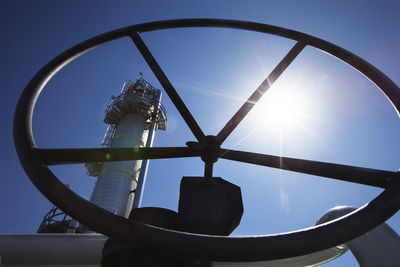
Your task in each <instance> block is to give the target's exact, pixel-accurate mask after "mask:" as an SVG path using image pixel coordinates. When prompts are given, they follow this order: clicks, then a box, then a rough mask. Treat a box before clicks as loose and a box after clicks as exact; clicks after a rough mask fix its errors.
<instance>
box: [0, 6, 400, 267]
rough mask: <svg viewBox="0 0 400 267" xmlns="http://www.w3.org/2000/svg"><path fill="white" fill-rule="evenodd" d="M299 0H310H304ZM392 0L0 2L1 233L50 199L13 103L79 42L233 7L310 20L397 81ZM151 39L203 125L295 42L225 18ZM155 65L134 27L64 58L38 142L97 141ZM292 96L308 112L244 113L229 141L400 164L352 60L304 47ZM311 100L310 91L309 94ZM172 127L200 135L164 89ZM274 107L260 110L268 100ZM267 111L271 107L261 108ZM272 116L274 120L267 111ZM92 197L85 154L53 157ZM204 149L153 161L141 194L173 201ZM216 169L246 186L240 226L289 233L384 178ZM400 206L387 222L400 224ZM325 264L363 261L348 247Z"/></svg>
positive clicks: (384, 116) (289, 80)
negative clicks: (17, 125) (20, 143)
mask: <svg viewBox="0 0 400 267" xmlns="http://www.w3.org/2000/svg"><path fill="white" fill-rule="evenodd" d="M300 2H301V3H300ZM399 11H400V4H398V3H397V1H368V2H367V1H351V2H350V1H279V2H278V1H113V2H111V1H1V2H0V27H1V33H2V38H1V39H2V42H1V43H0V46H1V50H0V53H1V57H0V60H1V61H0V62H1V71H0V81H1V82H2V87H1V88H2V90H1V92H2V100H3V101H2V105H1V107H0V108H1V113H0V116H1V123H2V127H1V141H0V142H1V146H2V152H3V153H2V154H1V162H2V163H1V167H2V175H1V176H0V190H1V194H0V211H1V213H2V214H3V215H2V216H1V217H2V218H1V220H0V232H2V233H32V232H35V231H36V230H37V227H38V226H39V224H40V222H41V219H42V217H43V215H44V214H45V213H46V212H47V211H48V209H49V208H50V207H51V204H50V203H49V202H48V201H47V200H46V199H45V198H44V197H43V196H42V195H41V194H40V193H39V192H38V191H37V190H36V189H35V188H34V187H33V185H32V184H31V182H30V181H29V179H28V178H27V177H26V175H25V173H24V172H23V170H22V168H21V166H20V164H19V161H18V159H17V156H16V153H15V149H14V146H13V140H12V119H13V113H14V108H15V105H16V102H17V100H18V97H19V95H20V94H21V92H22V90H23V88H24V86H25V85H26V84H27V83H28V81H29V80H30V78H31V77H32V76H33V75H34V74H35V73H36V72H37V71H38V70H39V69H40V68H41V67H42V66H43V65H44V64H45V63H47V62H48V61H49V60H51V59H52V58H53V57H55V56H56V55H58V54H59V53H60V52H62V51H63V50H65V49H67V48H69V47H71V46H72V45H74V44H76V43H78V42H80V41H83V40H86V39H88V38H89V37H92V36H95V35H97V34H100V33H103V32H106V31H109V30H112V29H116V28H119V27H123V26H127V25H132V24H137V23H142V22H149V21H154V20H164V19H176V18H194V17H207V18H224V19H240V20H249V21H255V22H261V23H267V24H273V25H277V26H282V27H286V28H291V29H294V30H298V31H302V32H305V33H308V34H311V35H314V36H317V37H320V38H322V39H325V40H327V41H330V42H333V43H335V44H337V45H339V46H342V47H343V48H345V49H347V50H350V51H352V52H353V53H355V54H357V55H359V56H361V57H362V58H364V59H366V60H367V61H369V62H370V63H372V64H373V65H375V66H376V67H378V68H379V69H380V70H381V71H383V72H384V73H385V74H386V75H388V76H389V77H390V78H391V79H392V80H393V81H394V82H395V83H396V84H400V52H399V49H398V46H399V44H400V36H399V35H398V28H399V24H400V18H399V16H398V14H399ZM143 39H144V41H145V42H146V43H147V45H148V47H149V48H150V50H151V51H152V52H153V54H154V56H155V57H156V59H157V60H158V62H159V63H160V65H161V67H162V68H163V69H164V71H165V72H166V74H167V76H168V77H169V78H170V80H171V82H172V83H173V84H174V85H175V87H176V88H177V90H178V92H179V93H180V94H181V97H182V98H183V100H184V101H186V103H187V106H188V108H189V109H190V110H191V112H192V114H193V115H194V117H195V118H196V120H197V121H198V123H199V124H200V126H201V127H202V128H203V130H204V131H205V133H206V134H217V133H218V131H219V130H220V129H221V127H222V126H223V125H224V124H225V122H226V121H227V120H228V119H229V118H230V117H231V116H232V115H233V113H234V112H235V111H236V109H237V108H239V107H240V105H241V104H242V100H241V99H246V98H247V97H248V96H249V95H250V94H251V92H252V91H253V90H254V89H255V88H256V87H257V86H258V85H259V84H260V83H261V82H262V81H263V80H264V79H265V77H266V76H267V75H268V73H269V72H270V71H271V70H272V68H273V67H274V66H275V65H276V64H277V63H278V62H279V60H280V59H281V58H282V57H283V56H284V55H285V53H287V51H288V50H289V49H290V48H291V47H292V46H293V44H294V43H293V42H292V41H290V40H287V39H283V38H279V37H275V36H268V35H261V34H257V33H251V32H244V31H237V30H224V29H197V30H192V29H183V30H182V29H181V30H172V31H157V32H152V33H146V34H143ZM140 71H141V72H143V73H144V78H145V79H146V80H148V81H149V82H151V83H152V84H153V85H154V86H156V87H157V88H160V86H159V84H158V82H157V81H156V78H155V77H154V76H153V75H152V73H151V71H150V70H149V68H148V67H147V66H146V64H145V63H144V61H143V59H142V58H141V56H140V54H139V53H138V51H137V50H136V49H135V47H134V45H133V44H132V43H131V41H130V40H129V39H121V40H118V41H115V42H113V43H109V44H107V45H105V46H102V47H100V48H98V49H96V50H94V51H91V52H90V53H88V54H86V55H84V56H82V57H81V58H79V59H78V60H76V61H74V62H73V63H71V64H70V65H68V66H67V67H66V68H64V69H63V70H62V71H61V72H60V73H58V74H57V75H56V77H55V78H54V79H53V80H52V81H51V82H50V83H49V84H48V87H47V88H46V89H45V90H44V92H43V93H42V95H41V97H40V98H39V101H38V105H37V108H36V111H35V116H34V134H35V138H36V141H37V144H38V146H39V147H43V148H52V147H71V148H72V147H97V146H98V144H99V142H100V141H101V138H102V136H103V134H104V131H105V129H106V125H105V124H104V123H103V122H102V120H103V110H104V108H105V106H106V104H107V102H108V100H109V98H110V96H111V95H113V94H114V95H115V94H118V92H119V90H120V88H121V86H122V83H123V81H124V80H126V79H131V80H135V79H136V78H137V76H138V73H139V72H140ZM279 90H281V91H282V92H285V94H286V93H287V94H288V95H289V96H290V95H294V96H295V97H294V98H295V99H297V100H298V102H300V103H301V113H305V114H304V116H300V117H298V118H296V123H294V124H293V126H290V127H284V129H281V130H279V127H278V124H277V123H276V121H273V120H271V119H270V118H269V116H270V114H265V115H260V114H256V112H252V113H251V114H249V118H247V119H246V120H245V121H243V123H242V124H241V125H240V126H239V127H238V128H237V129H236V130H235V131H234V133H233V134H232V135H231V136H230V138H229V139H228V140H227V141H226V143H225V144H224V147H226V148H231V147H234V148H235V149H238V150H248V151H254V152H260V153H266V154H273V155H283V156H289V157H298V158H305V159H313V160H320V161H327V162H335V163H342V164H349V165H356V166H364V167H370V168H378V169H385V170H398V169H399V166H400V160H399V152H398V147H399V146H400V141H399V138H398V133H399V132H400V122H399V120H398V118H397V115H396V113H395V112H394V110H393V109H392V107H391V105H390V104H389V102H388V101H387V100H386V98H385V97H384V96H383V94H382V93H380V92H379V91H378V90H377V89H376V88H375V86H374V85H373V84H372V83H371V82H369V81H368V80H367V79H366V78H364V77H363V76H362V75H361V74H359V73H357V72H356V71H354V70H353V69H351V68H350V67H348V66H347V65H345V64H344V63H341V62H340V61H338V60H336V59H334V58H332V57H329V56H327V55H326V54H324V53H322V52H320V51H318V50H316V49H313V48H310V47H308V48H306V49H305V50H304V51H303V52H302V54H301V55H300V56H299V57H298V58H296V60H295V61H294V62H293V64H292V65H291V66H290V67H289V69H288V70H287V72H286V73H285V74H284V75H282V76H281V77H280V79H279V80H278V82H277V83H276V84H275V85H274V87H273V88H272V89H271V91H270V92H269V93H267V94H266V95H265V96H264V98H265V99H264V100H263V101H264V102H263V103H264V104H265V105H267V104H268V102H267V101H268V100H267V98H268V96H270V97H273V95H274V94H279V93H277V92H279ZM305 99H307V100H305ZM163 100H164V101H163V102H164V105H165V107H166V109H167V112H168V118H169V121H168V125H167V128H168V130H167V131H166V132H158V133H157V135H156V140H155V144H154V145H155V146H184V144H185V142H186V141H189V140H194V136H193V135H192V134H191V132H190V131H189V130H188V128H187V127H186V126H185V125H184V123H183V120H182V119H181V118H180V116H179V114H178V113H177V112H176V110H175V108H174V107H173V105H172V104H171V102H170V100H169V99H168V97H167V96H166V95H164V99H163ZM264 112H265V111H264ZM263 116H264V117H263ZM261 118H263V120H264V121H266V122H267V123H263V122H262V121H263V120H261ZM53 170H54V172H55V173H56V174H57V175H59V177H60V179H61V180H62V181H63V182H65V183H67V184H70V185H71V188H72V189H73V190H75V191H76V192H78V193H79V194H81V195H82V196H84V197H86V198H88V197H89V196H90V193H91V190H92V187H93V184H94V180H93V178H89V177H87V176H86V171H85V169H84V167H83V166H81V165H76V166H72V165H71V166H62V167H55V168H53ZM202 172H203V165H202V162H201V161H200V160H199V159H179V160H156V161H152V162H151V163H150V170H149V174H148V183H147V187H146V191H145V196H144V203H143V205H144V206H161V207H166V208H171V209H176V208H177V200H178V186H179V181H180V178H181V177H182V176H184V175H186V176H190V175H193V176H195V175H202ZM215 176H221V177H223V178H225V179H227V180H229V181H232V182H233V183H236V184H237V185H239V186H241V187H242V193H243V198H244V204H245V214H244V217H243V219H242V223H241V225H240V226H239V227H238V229H237V230H236V232H235V234H267V233H277V232H285V231H290V230H295V229H300V228H304V227H308V226H310V225H313V224H314V222H315V221H316V220H317V219H318V218H319V216H320V215H321V214H322V213H323V212H324V211H326V210H328V209H330V208H332V207H334V206H336V205H353V206H362V205H364V204H365V203H367V202H368V201H370V200H372V199H373V198H374V197H375V196H376V195H377V194H379V193H380V192H381V190H379V189H376V188H372V187H368V186H361V185H356V184H350V183H345V182H339V181H334V180H330V179H324V178H318V177H313V176H306V175H299V174H293V173H289V172H284V171H277V170H271V169H267V168H262V167H254V166H250V165H245V164H239V163H232V162H228V161H225V160H220V161H219V162H217V164H216V166H215ZM399 216H400V215H399V214H397V215H395V216H394V217H392V218H391V219H390V220H389V221H388V223H389V224H390V225H391V226H392V227H393V228H394V229H395V230H396V231H397V232H399V231H400V217H399ZM324 266H357V263H356V261H355V260H354V258H353V256H352V255H350V254H349V253H347V254H346V255H344V256H343V257H341V258H340V259H338V260H335V261H333V262H331V263H328V264H326V265H324Z"/></svg>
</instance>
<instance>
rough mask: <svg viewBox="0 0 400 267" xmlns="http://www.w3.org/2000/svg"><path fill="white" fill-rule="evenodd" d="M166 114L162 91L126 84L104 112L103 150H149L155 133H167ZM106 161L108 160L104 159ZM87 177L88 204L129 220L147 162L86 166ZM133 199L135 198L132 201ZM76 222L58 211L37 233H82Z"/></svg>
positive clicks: (54, 210) (143, 83)
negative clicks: (89, 181) (90, 186)
mask: <svg viewBox="0 0 400 267" xmlns="http://www.w3.org/2000/svg"><path fill="white" fill-rule="evenodd" d="M166 121H167V114H166V111H165V109H164V107H163V106H162V105H161V91H160V90H158V89H155V88H154V87H153V86H151V85H150V84H149V83H148V82H147V81H145V80H144V79H143V78H141V77H140V78H138V79H137V80H136V82H135V83H133V82H131V81H125V82H124V84H123V86H122V89H121V92H120V94H119V95H118V96H112V97H111V100H110V102H109V104H108V105H107V107H106V110H105V117H104V122H105V123H106V124H108V127H107V130H106V133H105V135H104V138H103V140H102V142H101V144H100V147H102V148H121V147H125V148H126V147H131V148H132V149H137V148H139V147H145V146H146V147H150V146H152V143H153V138H154V133H155V131H156V130H165V129H166ZM105 160H107V158H106V159H105ZM85 166H86V168H87V173H88V175H90V176H93V177H97V181H96V184H95V187H94V189H93V193H92V195H91V198H90V200H91V201H92V202H93V203H95V204H96V205H98V206H100V207H101V208H103V209H106V210H108V211H110V212H112V213H114V214H117V215H120V216H124V217H128V215H129V213H130V211H131V209H132V207H133V206H135V207H138V205H139V203H140V200H141V193H142V190H143V186H144V178H145V176H146V172H147V166H148V160H143V161H142V160H131V161H119V162H118V161H117V162H115V161H114V162H97V163H87V164H85ZM135 195H136V198H135ZM76 226H77V224H76V222H75V221H74V220H72V219H70V218H69V217H68V216H66V215H65V214H64V213H63V212H62V211H61V210H59V209H58V208H57V207H55V206H54V207H53V208H52V209H51V211H50V212H49V213H48V214H46V217H45V218H44V220H43V222H42V224H41V225H40V227H39V230H38V232H40V233H46V232H47V233H49V232H53V233H54V232H57V233H62V232H64V233H65V232H71V228H74V229H73V230H72V232H82V231H84V230H83V229H82V228H79V229H76Z"/></svg>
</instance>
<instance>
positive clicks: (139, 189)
mask: <svg viewBox="0 0 400 267" xmlns="http://www.w3.org/2000/svg"><path fill="white" fill-rule="evenodd" d="M156 92H157V96H156V98H157V103H161V97H162V93H161V91H160V90H156ZM156 127H157V113H156V114H154V115H153V118H152V119H151V124H150V128H149V134H148V136H147V142H146V147H152V146H153V141H154V135H155V133H156ZM149 163H150V161H149V160H148V159H146V160H143V161H142V167H141V169H140V173H139V178H138V180H137V186H136V193H135V197H134V200H133V206H132V209H133V208H139V207H140V204H141V203H142V197H143V191H144V185H145V183H146V176H147V169H148V168H149Z"/></svg>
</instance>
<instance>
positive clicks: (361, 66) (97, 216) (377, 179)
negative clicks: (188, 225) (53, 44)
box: [14, 19, 400, 261]
mask: <svg viewBox="0 0 400 267" xmlns="http://www.w3.org/2000/svg"><path fill="white" fill-rule="evenodd" d="M183 27H223V28H234V29H244V30H250V31H257V32H263V33H268V34H274V35H278V36H281V37H285V38H289V39H293V40H296V41H297V44H296V45H295V47H294V48H293V49H292V50H293V51H294V52H293V53H294V54H290V52H289V53H288V56H289V57H290V56H294V58H295V57H296V56H297V54H298V53H300V51H301V50H302V49H303V48H304V47H305V46H306V45H309V46H313V47H315V48H318V49H321V50H323V51H325V52H327V53H329V54H331V55H332V56H335V57H337V58H338V59H340V60H342V61H344V62H346V63H347V64H349V65H351V66H353V67H354V68H355V69H357V70H358V71H359V72H361V73H363V74H364V75H365V76H367V77H368V78H369V79H370V80H371V81H372V82H374V83H375V84H376V85H377V86H378V87H379V88H380V89H381V90H382V91H383V93H384V94H385V95H386V96H387V97H388V98H389V100H390V101H391V103H392V104H393V105H394V107H395V109H396V111H397V113H399V110H400V90H399V88H398V87H397V85H396V84H394V83H393V82H392V81H391V80H390V79H389V78H388V77H386V76H385V75H384V74H383V73H381V72H380V71H379V70H377V69H376V68H375V67H373V66H372V65H370V64H369V63H368V62H366V61H364V60H363V59H361V58H359V57H357V56H356V55H354V54H352V53H350V52H348V51H346V50H344V49H342V48H340V47H338V46H336V45H333V44H331V43H329V42H326V41H324V40H321V39H319V38H315V37H313V36H310V35H307V34H304V33H300V32H296V31H292V30H288V29H284V28H280V27H275V26H270V25H264V24H259V23H252V22H243V21H232V20H216V19H186V20H171V21H160V22H152V23H145V24H138V25H134V26H130V27H126V28H122V29H118V30H115V31H111V32H108V33H105V34H102V35H99V36H96V37H94V38H92V39H89V40H87V41H85V42H82V43H80V44H78V45H76V46H74V47H72V48H71V49H68V50H67V51H65V52H64V53H62V54H60V55H59V56H57V57H56V58H54V59H53V60H52V61H51V62H49V63H48V64H47V65H46V66H44V67H43V68H42V69H41V70H40V71H39V72H38V73H37V74H36V75H35V76H34V77H33V78H32V80H31V81H30V83H29V84H28V85H27V86H26V88H25V90H24V92H23V94H22V95H21V97H20V100H19V102H18V105H17V108H16V112H15V117H14V142H15V146H16V150H17V153H18V156H19V158H20V161H21V164H22V166H23V167H24V170H25V172H26V173H27V175H28V176H29V178H30V179H31V180H32V182H33V183H34V185H35V186H36V187H37V188H38V189H39V191H41V192H42V194H43V195H45V196H46V197H47V198H48V199H49V200H50V201H51V202H53V203H54V204H55V205H56V206H58V207H59V208H60V209H62V210H63V211H65V212H66V213H67V214H69V215H71V216H72V217H74V218H75V219H77V220H78V221H80V222H82V223H84V224H85V225H88V226H90V227H91V228H92V229H93V230H95V231H97V232H100V233H103V234H105V235H108V236H111V237H114V238H117V239H120V240H124V241H127V242H141V243H143V244H146V245H147V246H149V247H154V248H162V249H164V250H168V251H170V252H171V253H174V254H179V255H185V257H192V258H196V259H208V260H218V261H258V260H273V259H281V258H288V257H294V256H299V255H303V254H308V253H311V252H315V251H318V250H322V249H326V248H329V247H332V246H335V245H339V244H342V243H345V242H346V241H348V240H351V239H353V238H356V237H358V236H360V235H362V234H364V233H365V232H367V231H369V230H371V229H372V228H374V227H376V226H378V225H379V224H381V223H383V222H384V221H386V220H387V219H388V218H390V217H391V216H392V215H393V214H394V213H396V212H397V211H398V209H399V208H400V194H399V193H400V185H399V175H398V173H397V172H385V171H379V175H377V174H376V173H375V171H376V170H371V169H365V168H360V169H363V170H360V173H364V174H366V176H367V178H368V177H372V178H371V179H372V180H371V179H370V180H371V181H370V182H369V184H370V185H374V186H378V187H383V188H386V190H385V191H384V192H383V193H381V194H380V195H379V196H378V197H377V198H375V199H374V200H373V201H371V202H370V203H368V204H367V205H365V206H364V207H362V208H360V209H358V210H356V211H355V212H353V213H351V214H349V215H347V216H345V217H342V218H340V219H338V220H334V221H332V222H329V223H326V224H322V225H318V226H315V227H310V228H307V229H302V230H299V231H294V232H289V233H284V234H279V235H263V236H256V237H217V236H206V235H196V234H188V233H181V232H174V231H170V230H166V229H161V228H157V227H153V226H149V225H144V224H140V223H137V222H132V221H128V220H127V219H125V218H123V217H120V216H115V215H113V214H112V213H110V212H108V211H106V210H104V209H101V208H99V207H97V206H95V205H94V204H92V203H90V202H88V201H86V200H85V199H83V198H81V197H80V196H78V195H76V194H75V193H74V192H72V191H71V190H69V189H68V188H67V187H66V186H65V185H64V184H62V183H61V182H60V181H59V180H58V179H57V177H56V176H55V175H54V174H53V173H52V172H51V171H50V170H49V169H48V167H47V165H50V164H52V162H51V159H53V161H54V162H56V163H57V162H63V163H65V162H66V160H65V153H66V154H68V153H67V152H68V151H67V150H53V151H50V150H44V149H37V148H36V145H35V141H34V138H33V134H32V127H31V125H32V114H33V109H34V106H35V103H36V100H37V98H38V96H39V94H40V92H41V90H42V89H43V88H44V86H45V85H46V83H47V82H48V80H50V79H51V78H52V76H53V75H54V74H55V73H56V72H57V71H58V70H60V69H61V68H62V67H64V66H65V65H66V64H68V63H69V62H70V61H72V60H73V59H75V58H77V57H79V56H80V55H82V54H83V53H85V52H87V51H89V50H90V49H92V48H94V47H96V46H98V45H101V44H104V43H106V42H109V41H112V40H115V39H118V38H121V37H126V36H129V37H131V39H132V40H133V42H134V43H135V45H136V46H137V47H138V49H139V51H140V52H141V53H142V55H143V56H144V57H145V59H146V61H147V62H148V64H149V65H150V67H152V70H153V72H154V73H155V75H156V76H157V78H158V79H159V81H160V83H161V84H162V85H163V87H164V89H165V90H166V91H167V93H169V96H170V98H172V100H173V102H174V104H175V106H176V107H177V108H178V111H179V112H180V113H181V115H182V116H183V117H184V120H185V121H186V123H187V124H188V125H189V127H190V129H191V130H192V132H193V134H194V136H195V137H196V138H197V140H198V141H199V142H200V143H201V144H204V142H205V141H204V140H205V139H206V138H205V135H204V133H203V132H202V130H201V129H200V127H198V125H197V123H196V122H195V121H194V119H193V117H192V116H191V115H190V112H189V111H188V110H185V108H186V106H185V105H184V103H183V102H182V103H180V101H181V100H180V98H179V96H174V95H173V93H174V88H173V87H172V85H170V84H168V83H169V81H168V79H167V78H166V77H164V76H165V75H164V76H163V73H162V70H161V69H160V70H157V66H158V64H157V62H152V60H154V58H152V56H151V54H150V53H149V51H147V52H148V54H146V49H147V47H146V46H145V45H144V43H142V41H141V39H140V37H139V35H138V33H143V32H148V31H154V30H161V29H171V28H183ZM143 45H144V46H143ZM292 50H291V51H292ZM146 56H147V58H146ZM294 58H292V59H289V64H290V62H291V61H292V60H293V59H294ZM149 62H150V63H149ZM286 67H287V65H286ZM157 71H158V73H157ZM160 71H161V73H160ZM278 71H279V70H278ZM275 74H276V73H275ZM277 75H278V77H279V75H280V74H277ZM169 86H171V88H168V87H169ZM166 87H167V88H166ZM171 92H172V93H171ZM175 93H176V92H175ZM257 101H258V100H257ZM247 108H250V109H251V108H252V106H251V107H247ZM247 112H248V110H247ZM247 112H245V113H244V115H243V114H239V115H238V116H239V117H238V118H239V122H240V120H241V119H242V118H243V117H244V116H245V115H246V114H247ZM232 121H233V122H234V123H233V127H232V124H229V123H230V122H232ZM230 122H228V123H227V125H226V127H224V129H222V130H221V132H220V133H219V134H218V136H217V140H219V143H218V144H217V145H215V146H214V147H213V149H214V150H215V151H214V152H213V153H214V154H217V156H218V158H226V159H233V160H237V161H242V162H248V163H252V164H260V165H263V166H270V167H274V166H273V165H274V164H273V162H270V163H268V164H269V165H266V163H265V162H266V161H268V155H261V156H260V157H258V158H257V157H256V156H257V155H256V154H255V153H250V154H249V157H245V158H244V159H240V158H241V157H244V155H245V154H244V153H245V152H241V151H236V152H237V153H236V154H235V151H233V152H232V151H226V150H224V149H220V148H219V145H220V144H221V143H222V142H223V141H224V140H225V139H226V138H227V137H228V136H229V134H230V133H231V132H232V131H233V129H234V128H235V127H236V126H237V124H238V123H239V122H237V123H236V119H232V120H231V121H230ZM158 149H160V148H158ZM156 150H157V148H155V149H150V150H142V151H139V152H138V153H136V154H135V155H133V154H134V153H132V152H131V151H124V149H120V151H116V150H113V151H108V150H101V149H92V152H93V153H92V154H91V155H95V154H96V153H98V154H99V157H101V156H102V155H103V154H104V153H109V152H110V153H114V152H115V156H112V160H118V159H119V156H121V155H125V156H124V157H123V158H124V159H125V160H128V159H132V157H134V156H135V157H137V158H140V159H145V158H170V157H180V156H184V157H188V156H202V158H203V156H204V153H205V149H203V148H195V147H193V146H192V147H191V146H189V148H165V149H164V151H163V153H164V154H162V153H161V152H160V151H156ZM165 150H167V151H165ZM69 151H70V150H69ZM86 151H87V150H86ZM152 151H153V152H152ZM207 151H208V152H209V150H207ZM52 152H54V153H53V154H52ZM75 152H76V151H75ZM63 153H64V154H63ZM121 153H122V154H121ZM124 153H125V154H124ZM152 153H153V154H152ZM160 153H161V154H160ZM60 154H63V156H62V157H61V158H62V160H60V159H56V160H54V158H56V157H57V155H60ZM76 155H77V154H76V153H75V154H74V153H72V154H71V156H70V158H71V160H72V161H73V162H76V159H74V157H75V156H76ZM96 155H97V154H96ZM112 155H114V154H112ZM207 156H208V157H209V154H207ZM266 157H267V158H266ZM67 158H68V157H67ZM205 158H207V157H205ZM74 160H75V161H74ZM80 160H81V161H82V162H83V161H84V160H85V161H88V160H92V161H98V159H96V158H95V157H89V158H85V159H80ZM271 160H272V161H274V159H271ZM286 160H287V161H288V162H290V163H292V167H291V169H290V170H293V159H286ZM291 160H292V161H291ZM300 161H301V162H300V163H301V164H300V165H304V163H310V164H311V163H313V162H311V161H304V160H300ZM205 163H206V164H205V166H206V167H205V169H206V170H205V172H206V174H207V173H210V168H211V174H212V163H213V162H205ZM314 163H315V162H314ZM316 163H317V164H318V166H320V167H321V166H322V167H324V165H322V164H321V163H318V162H316ZM207 164H208V165H207ZM207 166H208V169H207ZM210 166H211V167H210ZM297 167H299V166H297ZM300 167H301V166H300ZM328 167H331V168H333V169H335V168H337V169H339V168H343V165H337V166H334V164H330V165H329V166H328ZM345 167H346V166H345ZM347 167H349V168H352V169H351V171H355V170H356V169H354V168H355V167H351V166H347ZM309 168H310V167H308V168H306V169H307V170H308V169H309ZM294 169H296V166H295V167H294ZM322 169H323V170H326V168H325V169H324V168H322ZM341 170H342V171H343V172H346V168H344V169H341ZM349 170H350V169H349ZM295 171H296V170H295ZM297 171H298V170H297ZM300 172H304V173H307V172H306V171H305V170H301V171H300ZM328 172H330V171H329V168H328V171H327V172H326V173H324V172H322V173H323V174H324V175H323V176H326V177H329V175H325V174H327V173H328ZM368 175H369V176H368ZM331 176H332V175H331ZM339 176H340V175H339ZM332 178H336V179H340V178H337V177H332ZM344 180H346V181H351V179H347V178H346V179H344ZM367 180H368V179H367ZM355 182H359V183H365V182H364V181H362V180H361V179H358V180H355ZM361 221H362V223H360V222H361ZM304 244H307V246H305V245H304Z"/></svg>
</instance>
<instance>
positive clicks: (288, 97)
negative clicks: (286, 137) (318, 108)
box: [253, 88, 311, 134]
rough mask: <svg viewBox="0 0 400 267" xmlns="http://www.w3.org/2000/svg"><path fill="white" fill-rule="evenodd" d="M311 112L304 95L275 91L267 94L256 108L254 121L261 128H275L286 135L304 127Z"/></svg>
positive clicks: (292, 91)
mask: <svg viewBox="0 0 400 267" xmlns="http://www.w3.org/2000/svg"><path fill="white" fill-rule="evenodd" d="M276 89H278V88H276ZM310 112H311V110H310V102H309V99H307V98H306V96H305V95H304V94H302V93H300V92H297V90H296V91H295V90H281V91H279V90H275V91H274V92H269V93H266V95H265V96H264V99H262V101H260V103H258V104H257V105H256V106H255V107H254V113H253V115H254V118H253V121H254V123H256V124H258V125H259V126H260V127H273V128H275V129H279V131H280V132H281V133H282V131H285V134H286V133H287V132H293V131H294V130H295V128H296V127H297V126H299V125H300V126H301V125H304V123H305V122H306V118H307V117H310Z"/></svg>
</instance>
